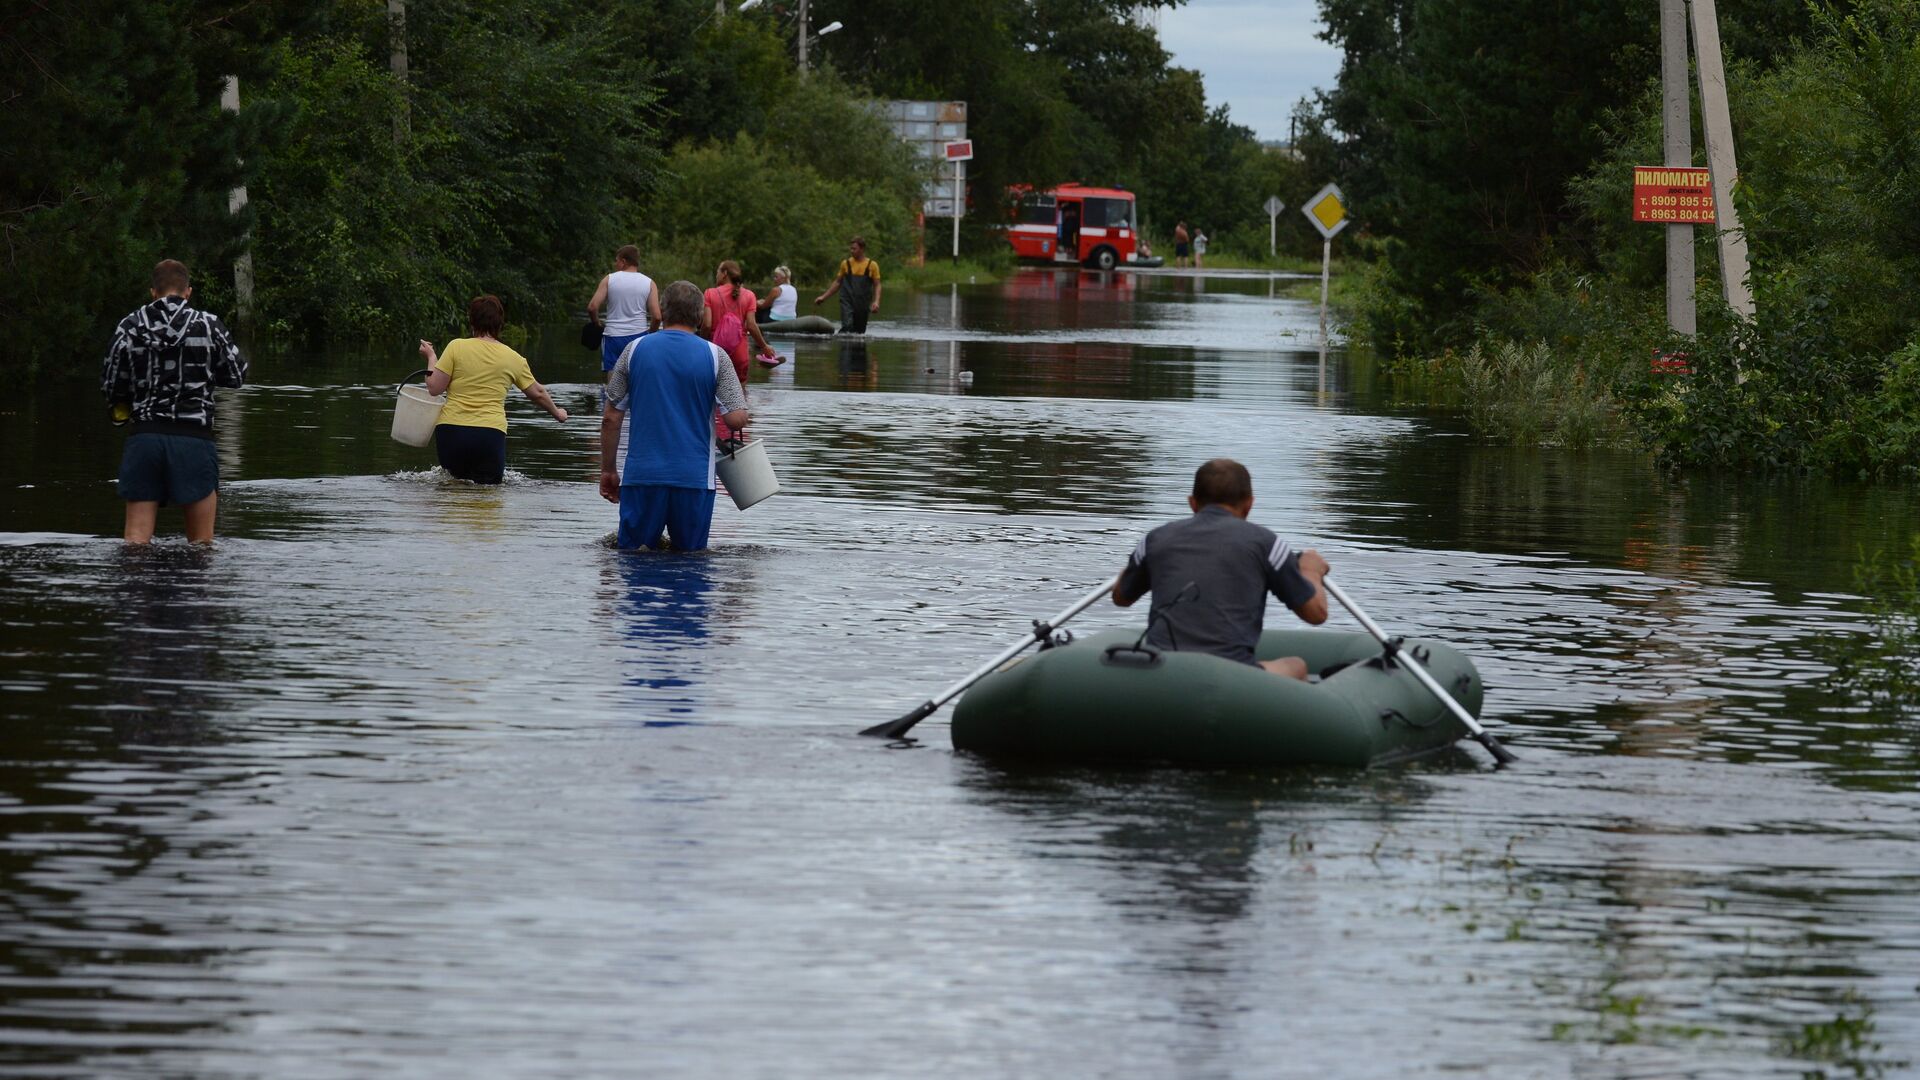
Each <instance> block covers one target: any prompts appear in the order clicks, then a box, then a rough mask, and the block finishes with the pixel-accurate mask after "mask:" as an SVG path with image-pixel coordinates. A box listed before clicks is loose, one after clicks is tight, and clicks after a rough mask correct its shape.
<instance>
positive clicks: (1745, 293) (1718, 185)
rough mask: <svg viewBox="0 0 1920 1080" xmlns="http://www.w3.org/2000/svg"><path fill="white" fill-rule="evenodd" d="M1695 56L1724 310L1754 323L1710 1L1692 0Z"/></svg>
mask: <svg viewBox="0 0 1920 1080" xmlns="http://www.w3.org/2000/svg"><path fill="white" fill-rule="evenodd" d="M1692 4H1693V55H1694V60H1695V62H1696V63H1697V64H1698V65H1699V72H1700V126H1701V128H1702V129H1703V131H1702V134H1704V135H1705V136H1706V141H1707V170H1708V172H1709V174H1710V175H1711V176H1712V178H1713V219H1714V223H1713V227H1714V234H1715V239H1716V240H1718V241H1719V246H1720V287H1721V290H1722V292H1723V294H1724V295H1725V296H1726V300H1727V306H1728V307H1730V308H1732V309H1733V310H1734V311H1735V312H1737V313H1738V314H1739V315H1740V316H1741V317H1742V318H1747V319H1751V318H1753V291H1752V288H1751V287H1750V286H1749V285H1748V284H1747V234H1746V231H1745V230H1744V229H1742V228H1741V227H1740V211H1738V210H1736V209H1734V205H1733V185H1734V181H1735V179H1736V178H1737V177H1738V176H1739V169H1738V168H1737V167H1736V165H1735V163H1734V155H1733V120H1732V118H1731V117H1729V116H1728V114H1727V69H1726V64H1725V63H1724V62H1723V61H1722V60H1721V58H1720V18H1719V16H1718V15H1716V14H1715V12H1714V6H1713V4H1714V0H1692Z"/></svg>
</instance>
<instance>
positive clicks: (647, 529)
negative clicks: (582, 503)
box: [600, 281, 750, 551]
mask: <svg viewBox="0 0 1920 1080" xmlns="http://www.w3.org/2000/svg"><path fill="white" fill-rule="evenodd" d="M703 305H704V300H703V298H702V297H701V294H700V289H699V287H698V286H696V285H694V284H693V283H692V282H690V281H676V282H674V283H673V284H671V285H669V286H667V288H666V295H665V296H664V298H663V299H662V300H661V318H662V321H663V323H664V324H665V325H663V326H662V327H661V329H660V332H659V333H656V334H648V335H647V336H646V337H643V338H641V339H640V340H639V341H636V342H634V343H633V344H631V345H629V346H627V350H626V352H625V353H623V354H622V355H621V357H620V359H619V361H618V362H617V363H615V364H614V365H613V372H612V373H611V374H610V375H609V376H608V377H607V405H606V410H605V411H604V412H603V413H602V414H601V420H600V496H601V498H604V499H606V500H607V501H608V502H611V503H615V504H618V506H619V507H620V528H619V532H618V535H617V541H616V542H617V543H618V544H619V546H620V547H622V548H651V547H672V548H673V549H674V550H675V551H698V550H700V549H701V548H704V547H706V546H707V530H708V529H709V527H710V526H711V525H712V523H713V492H714V479H715V477H714V460H715V448H714V443H713V425H714V423H715V422H716V421H715V413H716V412H717V413H718V414H719V422H722V423H724V424H725V425H726V426H727V427H728V428H729V429H730V430H735V431H738V430H741V429H743V428H745V427H746V426H747V422H748V421H749V419H750V417H749V416H748V414H747V398H746V395H745V394H744V393H743V392H742V391H741V389H740V380H739V378H738V377H737V376H735V374H734V371H733V360H732V358H730V357H729V356H727V354H726V353H725V352H724V351H723V350H722V349H721V348H720V347H719V346H718V345H715V344H714V343H712V342H710V341H703V340H702V339H701V338H700V337H699V336H697V335H696V334H695V331H696V330H697V329H698V328H699V325H700V321H701V314H702V309H703ZM628 413H631V414H632V417H633V419H632V432H631V435H630V436H629V438H628V439H627V440H626V446H625V447H622V446H621V439H620V430H621V427H622V425H623V423H624V422H625V421H626V418H627V414H628ZM622 458H624V461H622V460H621V459H622ZM663 533H664V536H663V535H662V534H663Z"/></svg>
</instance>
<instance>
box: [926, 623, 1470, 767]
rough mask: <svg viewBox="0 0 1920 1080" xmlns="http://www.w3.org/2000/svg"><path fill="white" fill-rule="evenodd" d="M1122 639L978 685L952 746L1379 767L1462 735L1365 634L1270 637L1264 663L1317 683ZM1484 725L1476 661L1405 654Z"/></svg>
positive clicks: (1120, 635)
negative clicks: (1292, 664)
mask: <svg viewBox="0 0 1920 1080" xmlns="http://www.w3.org/2000/svg"><path fill="white" fill-rule="evenodd" d="M1139 636H1140V635H1139V633H1138V632H1137V631H1128V630H1114V631H1107V632H1105V633H1100V634H1095V635H1092V636H1090V637H1087V638H1084V639H1081V640H1078V641H1073V642H1071V643H1069V644H1066V645H1057V646H1053V647H1051V648H1047V649H1043V650H1042V651H1041V652H1039V653H1038V654H1036V655H1034V656H1031V657H1028V658H1026V659H1023V660H1018V661H1015V662H1014V663H1012V664H1009V665H1008V666H1006V667H1003V668H1001V669H1000V670H999V671H996V672H994V673H993V674H991V675H988V676H987V677H986V678H983V679H981V680H980V681H979V682H977V683H975V684H974V685H973V686H972V688H971V689H969V690H968V691H967V693H966V696H965V697H962V698H961V699H960V704H959V706H958V707H957V708H956V709H955V710H954V714H953V746H954V749H956V750H968V751H973V752H975V753H979V754H985V755H991V756H995V757H1017V758H1039V759H1050V760H1068V761H1118V762H1168V763H1173V764H1180V765H1353V766H1363V767H1364V766H1367V765H1378V764H1382V763H1385V762H1391V761H1400V760H1404V759H1406V758H1410V757H1416V756H1418V755H1421V754H1428V753H1432V752H1434V751H1437V750H1441V749H1444V748H1445V747H1447V746H1450V745H1452V744H1453V743H1454V742H1455V741H1457V740H1459V739H1461V738H1463V737H1465V736H1466V735H1467V730H1466V725H1465V724H1463V723H1461V722H1460V720H1459V719H1458V718H1457V717H1455V716H1454V715H1453V714H1452V713H1451V712H1449V711H1448V710H1447V708H1446V706H1444V705H1442V704H1441V703H1440V702H1439V700H1438V699H1437V698H1435V697H1434V696H1433V694H1432V693H1431V692H1429V691H1428V690H1427V689H1426V687H1424V686H1422V685H1420V683H1419V682H1418V681H1416V679H1415V678H1414V676H1413V674H1412V673H1411V672H1410V671H1408V670H1407V668H1406V666H1405V665H1403V664H1401V663H1399V662H1397V661H1388V660H1386V659H1385V658H1384V657H1383V656H1382V649H1381V646H1380V644H1379V642H1377V641H1375V640H1374V639H1373V638H1371V637H1369V636H1368V635H1366V634H1344V633H1336V632H1332V631H1324V630H1268V631H1267V632H1266V633H1265V634H1263V635H1261V638H1260V648H1259V650H1258V655H1259V657H1260V659H1262V660H1270V659H1273V658H1275V657H1280V656H1298V657H1301V658H1303V659H1305V660H1306V662H1307V668H1308V670H1309V671H1313V672H1317V673H1319V677H1318V678H1317V679H1315V680H1313V681H1310V682H1300V681H1299V680H1296V679H1289V678H1285V677H1283V676H1279V675H1274V674H1270V673H1268V672H1266V671H1263V670H1261V669H1259V668H1256V667H1253V666H1251V665H1248V664H1236V663H1234V662H1232V661H1230V660H1222V659H1220V658H1219V657H1217V656H1208V655H1205V654H1202V653H1179V652H1164V651H1155V650H1152V649H1140V648H1135V642H1136V640H1137V639H1138V638H1139ZM1402 647H1403V648H1404V649H1406V650H1407V651H1408V652H1409V653H1411V654H1412V656H1413V657H1414V659H1415V660H1417V661H1419V662H1420V663H1421V664H1422V665H1423V666H1424V667H1425V668H1426V669H1427V671H1428V673H1429V674H1431V675H1432V676H1433V678H1434V679H1435V680H1437V681H1438V682H1439V684H1440V685H1441V686H1442V687H1444V688H1445V689H1446V690H1447V691H1448V692H1450V693H1451V694H1453V696H1454V699H1455V700H1457V701H1459V702H1460V704H1461V705H1462V706H1464V707H1465V708H1466V709H1467V710H1468V711H1469V712H1471V713H1472V714H1473V715H1474V716H1475V717H1478V716H1479V715H1480V705H1481V700H1482V688H1481V685H1480V673H1479V672H1478V671H1476V670H1474V666H1473V662H1472V661H1471V660H1468V659H1467V658H1466V657H1465V656H1463V655H1461V654H1460V653H1459V652H1458V651H1456V650H1454V649H1453V648H1451V647H1449V646H1446V645H1442V644H1440V643H1439V642H1434V641H1412V640H1409V641H1407V642H1405V643H1404V644H1403V645H1402Z"/></svg>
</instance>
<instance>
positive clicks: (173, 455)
mask: <svg viewBox="0 0 1920 1080" xmlns="http://www.w3.org/2000/svg"><path fill="white" fill-rule="evenodd" d="M219 490H220V451H219V448H217V447H215V446H214V445H213V440H212V439H202V438H197V437H195V436H192V435H157V434H154V433H151V432H145V433H142V434H138V435H129V436H127V448H126V450H125V452H123V453H122V454H121V455H120V497H121V498H122V499H125V500H126V501H128V502H157V503H162V504H165V505H169V506H188V505H191V504H193V503H197V502H199V501H200V500H201V499H204V498H206V497H207V496H209V495H211V494H213V493H214V492H216V491H219Z"/></svg>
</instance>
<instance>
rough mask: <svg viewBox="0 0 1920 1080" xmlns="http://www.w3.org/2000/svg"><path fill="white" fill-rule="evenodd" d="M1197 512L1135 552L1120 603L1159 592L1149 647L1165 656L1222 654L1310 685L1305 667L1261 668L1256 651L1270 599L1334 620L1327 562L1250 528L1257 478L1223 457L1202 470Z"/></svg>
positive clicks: (1123, 577) (1265, 664) (1277, 663)
mask: <svg viewBox="0 0 1920 1080" xmlns="http://www.w3.org/2000/svg"><path fill="white" fill-rule="evenodd" d="M1187 505H1188V506H1190V507H1192V508H1193V516H1192V517H1190V518H1184V519H1182V520H1180V521H1175V522H1172V523H1170V524H1167V525H1162V526H1160V527H1159V528H1157V529H1155V530H1153V531H1152V532H1150V533H1148V534H1147V535H1146V536H1145V537H1144V538H1143V539H1141V541H1140V544H1139V546H1138V547H1135V548H1134V549H1133V555H1132V556H1131V557H1130V558H1128V559H1127V568H1126V569H1125V570H1124V571H1122V572H1121V574H1120V579H1119V580H1118V581H1116V582H1114V586H1113V602H1114V603H1116V604H1118V605H1120V606H1121V607H1131V606H1132V605H1133V603H1134V601H1136V600H1138V599H1140V598H1141V597H1142V596H1145V595H1146V594H1147V593H1149V592H1151V593H1152V594H1153V611H1152V614H1151V615H1149V616H1148V619H1147V626H1148V629H1147V644H1149V645H1152V646H1153V647H1154V648H1156V649H1167V650H1174V651H1179V652H1203V653H1212V654H1213V655H1214V656H1218V657H1222V658H1224V659H1227V660H1232V661H1234V662H1235V663H1239V664H1253V665H1255V666H1257V667H1262V668H1265V669H1266V670H1268V671H1271V672H1273V673H1274V674H1275V675H1286V676H1290V677H1292V678H1295V679H1304V678H1306V677H1307V662H1306V661H1305V660H1302V659H1300V658H1299V657H1297V656H1283V657H1279V658H1277V659H1273V660H1256V659H1255V658H1254V650H1255V648H1256V647H1258V646H1259V644H1260V631H1261V629H1262V627H1263V626H1264V624H1265V620H1266V611H1267V594H1269V593H1271V594H1273V596H1274V598H1275V599H1277V600H1279V601H1280V602H1281V603H1283V604H1285V605H1287V607H1289V608H1291V609H1292V610H1293V613H1294V614H1295V615H1298V616H1300V618H1301V619H1302V620H1304V621H1306V622H1308V623H1311V624H1313V625H1315V626H1318V625H1320V624H1321V623H1323V622H1326V621H1327V591H1326V590H1325V589H1323V588H1321V587H1320V579H1321V578H1323V577H1325V576H1326V574H1327V569H1328V567H1327V560H1325V559H1323V558H1321V557H1320V553H1319V552H1317V551H1314V550H1313V549H1312V548H1308V549H1307V550H1305V551H1295V550H1294V549H1293V546H1292V545H1290V544H1288V543H1287V542H1286V541H1285V540H1282V539H1280V538H1279V537H1278V536H1275V535H1274V534H1273V533H1272V532H1270V531H1268V530H1266V529H1264V528H1262V527H1260V526H1258V525H1255V524H1254V523H1253V522H1251V521H1248V520H1247V514H1248V513H1250V512H1251V511H1252V510H1253V477H1252V476H1251V475H1249V474H1248V473H1247V467H1246V466H1245V465H1242V464H1240V463H1239V462H1237V461H1233V460H1230V459H1228V458H1214V459H1213V460H1212V461H1209V462H1207V463H1206V464H1205V465H1202V466H1200V468H1199V469H1198V470H1197V471H1195V472H1194V474H1193V494H1192V495H1189V496H1188V497H1187Z"/></svg>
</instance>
